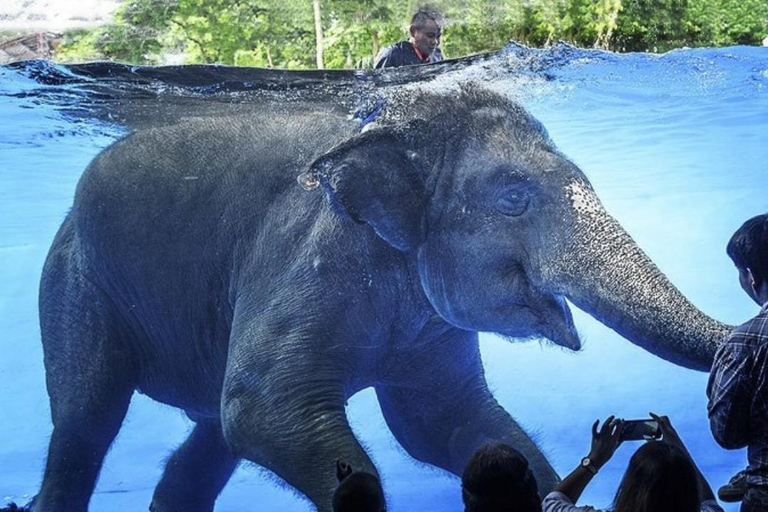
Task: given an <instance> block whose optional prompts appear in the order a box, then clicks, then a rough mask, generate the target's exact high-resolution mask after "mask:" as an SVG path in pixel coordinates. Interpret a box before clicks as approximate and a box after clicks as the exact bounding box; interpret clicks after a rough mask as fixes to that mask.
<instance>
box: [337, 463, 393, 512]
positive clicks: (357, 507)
mask: <svg viewBox="0 0 768 512" xmlns="http://www.w3.org/2000/svg"><path fill="white" fill-rule="evenodd" d="M336 478H338V480H339V486H338V487H337V488H336V490H335V491H334V493H333V512H386V510H387V508H386V505H385V502H384V493H383V492H382V490H381V483H380V482H379V479H378V478H377V477H376V476H375V475H372V474H370V473H367V472H365V471H353V470H352V466H350V465H349V464H347V463H346V462H344V461H343V460H341V459H339V460H337V461H336Z"/></svg>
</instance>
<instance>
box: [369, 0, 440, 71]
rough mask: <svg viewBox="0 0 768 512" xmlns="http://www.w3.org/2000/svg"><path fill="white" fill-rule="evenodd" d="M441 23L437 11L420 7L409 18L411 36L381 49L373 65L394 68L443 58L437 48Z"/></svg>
mask: <svg viewBox="0 0 768 512" xmlns="http://www.w3.org/2000/svg"><path fill="white" fill-rule="evenodd" d="M443 24H444V22H443V17H442V16H441V15H440V13H439V12H437V11H435V10H433V9H429V8H426V7H422V8H421V9H419V10H418V11H416V14H414V15H413V18H411V28H410V32H411V38H410V39H409V40H408V41H400V42H399V43H395V44H393V45H392V46H387V47H386V48H384V49H383V50H381V51H380V52H379V54H378V55H377V56H376V63H375V64H374V66H373V67H375V68H394V67H398V66H412V65H414V64H431V63H432V62H439V61H441V60H443V54H442V53H440V48H438V46H439V45H440V35H441V34H442V32H443Z"/></svg>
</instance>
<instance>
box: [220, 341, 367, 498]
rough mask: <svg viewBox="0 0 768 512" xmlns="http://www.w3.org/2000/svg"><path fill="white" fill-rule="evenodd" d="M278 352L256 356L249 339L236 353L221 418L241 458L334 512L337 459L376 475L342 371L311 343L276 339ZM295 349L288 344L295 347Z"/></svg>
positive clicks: (231, 363)
mask: <svg viewBox="0 0 768 512" xmlns="http://www.w3.org/2000/svg"><path fill="white" fill-rule="evenodd" d="M271 345H272V346H279V347H281V353H280V354H271V355H270V354H264V352H263V351H262V352H261V353H260V354H258V356H256V355H255V354H254V351H253V350H254V349H253V347H252V346H249V344H248V343H240V344H239V345H238V346H237V348H235V350H234V351H232V352H231V354H230V363H229V368H228V371H227V376H226V378H225V382H224V396H223V402H222V423H223V428H224V436H225V439H226V441H227V443H228V445H229V446H230V449H231V450H232V451H233V453H234V454H235V456H237V457H242V458H245V459H248V460H251V461H253V462H255V463H256V464H258V465H260V466H263V467H265V468H267V469H269V470H271V471H272V472H274V473H275V474H276V475H277V476H279V477H280V478H282V479H283V480H285V481H286V482H287V483H288V484H290V485H291V486H293V487H294V488H295V489H297V490H298V491H299V492H301V493H302V494H304V495H305V496H306V497H307V498H309V500H311V501H312V503H314V505H315V506H316V507H317V509H318V510H319V511H320V512H330V511H331V510H332V507H331V498H332V495H333V492H334V490H335V489H336V487H337V485H338V481H337V479H336V460H337V459H339V458H341V459H344V460H346V461H347V462H349V463H350V464H351V465H352V467H353V468H354V469H355V470H364V471H368V472H370V473H373V474H374V475H376V476H378V473H377V471H376V468H375V467H374V465H373V463H372V462H371V460H370V458H369V457H368V455H367V454H366V453H365V451H364V450H363V448H362V446H361V445H360V443H359V442H358V440H357V439H356V438H355V436H354V434H353V433H352V430H351V429H350V427H349V423H348V421H347V418H346V414H345V411H344V400H345V395H344V390H343V385H342V379H341V378H340V376H338V373H339V371H338V370H337V369H335V368H334V365H333V364H332V363H329V362H328V361H326V360H324V357H318V355H317V354H314V353H313V351H312V350H311V349H310V348H309V347H303V348H299V347H297V346H296V345H295V344H293V341H291V340H288V341H285V340H282V341H280V342H278V341H276V340H275V341H273V342H272V343H271ZM289 347H290V348H289Z"/></svg>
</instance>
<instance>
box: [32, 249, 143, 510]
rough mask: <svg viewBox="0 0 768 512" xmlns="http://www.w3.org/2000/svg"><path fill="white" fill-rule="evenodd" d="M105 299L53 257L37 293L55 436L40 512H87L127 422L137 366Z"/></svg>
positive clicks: (38, 506) (68, 263)
mask: <svg viewBox="0 0 768 512" xmlns="http://www.w3.org/2000/svg"><path fill="white" fill-rule="evenodd" d="M118 324H119V322H118V321H117V320H116V315H115V312H114V310H113V309H112V307H111V306H110V301H109V299H108V298H107V297H105V296H104V295H103V294H101V292H100V291H98V290H95V289H94V288H93V287H92V286H91V285H90V283H88V282H87V281H86V280H85V279H83V277H82V274H81V273H80V272H79V271H78V269H77V268H74V264H72V263H71V260H70V259H68V258H65V257H64V256H62V255H60V254H59V253H56V252H54V253H52V254H51V255H50V256H49V259H48V261H47V262H46V267H45V270H44V273H43V279H42V282H41V289H40V327H41V335H42V341H43V349H44V355H45V369H46V384H47V388H48V395H49V397H50V406H51V418H52V421H53V434H52V435H51V439H50V442H49V447H48V457H47V460H46V467H45V473H44V476H43V483H42V486H41V489H40V492H39V493H38V495H37V496H36V498H35V501H34V505H33V507H34V510H35V512H48V511H61V510H66V511H68V512H85V511H86V510H87V507H88V502H89V501H90V497H91V494H92V492H93V489H94V487H95V485H96V480H97V478H98V474H99V471H100V469H101V465H102V462H103V459H104V456H105V455H106V453H107V450H108V449H109V446H110V445H111V443H112V441H113V440H114V438H115V436H116V435H117V432H118V430H119V429H120V426H121V424H122V422H123V419H124V418H125V414H126V411H127V410H128V405H129V403H130V400H131V396H132V394H133V390H134V387H135V382H136V380H135V365H134V364H133V359H132V358H131V356H130V354H128V353H127V351H126V350H124V347H125V344H124V343H123V341H124V340H123V339H122V335H121V332H122V330H121V329H120V328H119V327H118Z"/></svg>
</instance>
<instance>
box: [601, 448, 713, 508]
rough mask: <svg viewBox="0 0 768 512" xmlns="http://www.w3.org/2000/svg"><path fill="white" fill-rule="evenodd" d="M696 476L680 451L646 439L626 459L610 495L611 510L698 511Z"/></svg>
mask: <svg viewBox="0 0 768 512" xmlns="http://www.w3.org/2000/svg"><path fill="white" fill-rule="evenodd" d="M699 492H700V489H699V477H698V473H697V472H696V467H695V466H694V465H693V462H692V461H691V460H690V459H689V458H688V455H686V454H685V453H684V452H683V450H681V449H680V448H678V447H677V446H673V445H671V444H668V443H664V442H662V441H649V442H647V443H646V444H644V445H643V446H641V447H640V448H639V449H638V450H637V451H636V452H635V453H634V455H632V458H631V459H630V460H629V466H627V471H626V472H625V473H624V477H623V478H622V479H621V484H619V488H618V489H617V491H616V497H615V498H614V501H613V504H614V510H615V512H698V511H699V507H700V499H699Z"/></svg>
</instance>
